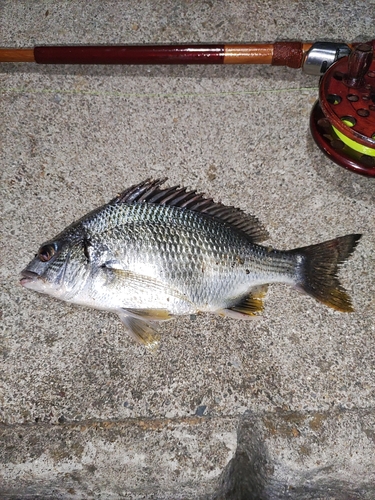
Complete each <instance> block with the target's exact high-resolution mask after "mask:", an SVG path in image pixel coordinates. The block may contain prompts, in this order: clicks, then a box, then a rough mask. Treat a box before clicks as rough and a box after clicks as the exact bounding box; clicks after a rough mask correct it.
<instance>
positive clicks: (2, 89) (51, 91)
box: [0, 87, 318, 99]
mask: <svg viewBox="0 0 375 500" xmlns="http://www.w3.org/2000/svg"><path fill="white" fill-rule="evenodd" d="M312 90H313V91H317V90H318V87H299V88H284V89H264V90H239V91H234V92H201V93H199V92H191V93H190V92H189V93H188V92H186V93H160V94H159V93H155V94H152V93H149V94H148V93H144V94H138V93H130V92H129V93H125V92H124V93H123V92H97V91H95V90H93V91H90V90H63V89H40V90H34V89H23V88H5V87H0V92H4V93H6V92H8V93H16V94H22V93H24V94H66V95H89V96H103V97H121V98H128V99H129V98H142V97H143V98H145V97H146V98H158V97H168V98H178V97H220V96H223V97H225V96H236V95H238V96H241V95H261V94H265V93H268V94H271V93H272V94H277V93H282V92H303V91H312Z"/></svg>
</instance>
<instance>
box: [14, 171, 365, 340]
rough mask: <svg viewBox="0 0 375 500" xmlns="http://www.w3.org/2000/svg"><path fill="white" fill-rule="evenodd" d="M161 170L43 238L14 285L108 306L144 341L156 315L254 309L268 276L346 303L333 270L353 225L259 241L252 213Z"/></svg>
mask: <svg viewBox="0 0 375 500" xmlns="http://www.w3.org/2000/svg"><path fill="white" fill-rule="evenodd" d="M166 180H167V179H166V178H163V179H146V180H145V181H143V182H140V183H138V184H136V185H133V186H131V187H129V188H128V189H126V190H125V191H124V192H122V193H120V194H118V195H117V196H116V197H115V198H114V199H112V200H111V201H110V202H109V203H107V204H105V205H103V206H101V207H99V208H97V209H95V210H93V211H91V212H90V213H88V214H87V215H85V216H84V217H82V218H81V219H79V220H78V221H76V222H73V223H72V224H71V225H70V226H68V227H67V228H66V229H64V230H63V231H62V232H61V233H59V234H58V235H57V236H55V237H54V238H52V239H50V240H49V241H47V242H45V243H43V244H42V245H41V247H40V248H39V250H38V253H37V254H36V255H35V257H34V258H33V259H32V260H31V262H30V263H29V264H28V265H27V266H26V267H25V269H24V270H23V271H22V272H21V278H20V283H21V285H22V286H23V287H25V288H27V289H30V290H34V291H37V292H40V293H43V294H47V295H50V296H52V297H54V298H56V299H60V300H63V301H66V302H69V303H73V304H79V305H83V306H88V307H91V308H94V309H99V310H105V311H111V312H114V313H116V314H117V315H118V316H119V318H120V320H121V321H122V323H123V324H124V325H125V327H126V329H127V330H128V331H129V333H130V334H131V335H132V337H133V338H134V339H135V340H136V341H138V342H140V343H141V344H144V345H145V346H146V347H148V348H149V349H154V348H155V347H157V345H158V343H159V341H160V334H159V332H158V328H157V325H158V323H159V322H163V321H168V320H170V319H172V318H176V317H179V316H188V315H191V316H193V315H196V314H197V313H213V314H217V315H219V316H227V317H230V318H235V319H250V318H252V317H254V316H257V315H259V314H260V313H262V311H263V309H264V298H265V294H266V292H267V287H268V285H269V284H271V283H285V284H288V285H291V286H293V287H294V288H296V289H297V290H299V291H302V292H304V293H306V294H307V295H310V296H312V297H314V298H315V299H317V300H318V301H320V302H321V303H323V304H325V305H327V306H329V307H331V308H333V309H336V310H338V311H342V312H351V311H353V306H352V302H351V299H350V297H349V295H348V294H347V292H346V291H345V289H344V288H343V287H342V285H341V284H340V282H339V279H338V271H339V267H340V265H341V264H342V263H343V262H344V261H345V260H346V259H347V258H348V257H349V256H350V255H351V254H352V253H353V251H354V249H355V247H356V245H357V244H358V242H359V240H360V238H361V236H362V235H361V234H348V235H346V236H340V237H336V238H334V239H332V240H329V241H325V242H323V243H318V244H313V245H309V246H304V247H301V248H296V249H292V250H277V249H274V248H272V247H269V246H262V245H260V243H261V242H263V241H264V240H266V239H267V238H268V233H267V231H266V230H265V228H264V226H263V225H262V224H261V223H260V221H259V220H258V219H257V217H255V216H254V215H249V214H246V213H245V212H243V211H242V210H241V209H239V208H236V207H233V206H226V205H224V204H222V203H220V202H215V201H214V200H213V198H209V197H206V196H205V195H204V194H203V193H197V191H196V190H188V189H187V188H186V187H180V186H179V185H177V186H172V187H164V186H163V184H164V183H165V182H166Z"/></svg>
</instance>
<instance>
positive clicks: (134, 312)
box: [124, 308, 173, 321]
mask: <svg viewBox="0 0 375 500" xmlns="http://www.w3.org/2000/svg"><path fill="white" fill-rule="evenodd" d="M124 311H125V312H127V313H128V314H129V315H130V316H135V317H139V318H141V319H143V318H144V319H146V320H147V319H148V320H150V321H168V320H169V319H172V318H173V316H172V314H171V313H170V312H169V311H168V310H167V309H131V308H126V309H124Z"/></svg>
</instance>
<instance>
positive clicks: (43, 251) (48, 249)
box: [38, 244, 57, 262]
mask: <svg viewBox="0 0 375 500" xmlns="http://www.w3.org/2000/svg"><path fill="white" fill-rule="evenodd" d="M56 250H57V248H56V245H55V244H48V245H43V246H42V247H41V248H40V249H39V252H38V257H39V260H41V261H42V262H48V261H49V260H51V259H52V257H53V256H54V255H55V253H56Z"/></svg>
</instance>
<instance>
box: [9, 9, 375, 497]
mask: <svg viewBox="0 0 375 500" xmlns="http://www.w3.org/2000/svg"><path fill="white" fill-rule="evenodd" d="M0 9H1V10H0V25H1V30H0V45H3V46H20V47H27V46H33V45H34V44H48V43H51V44H52V43H53V44H64V43H76V44H84V43H147V42H149V43H167V42H181V43H183V42H188V41H193V42H199V41H202V42H205V41H207V42H210V41H212V42H216V41H224V42H236V41H274V40H279V39H291V40H295V39H297V40H298V39H302V40H323V39H324V40H343V41H352V40H368V39H372V38H373V37H374V36H375V33H374V24H375V2H374V1H373V0H363V1H357V2H349V1H342V2H333V1H332V2H331V1H328V2H324V3H323V2H302V1H295V2H279V1H278V0H270V1H268V2H258V3H255V2H245V1H238V2H204V1H197V2H173V1H163V2H151V1H145V2H135V1H129V2H101V1H92V2H79V1H76V0H73V1H69V2H52V1H35V2H26V1H19V2H11V1H3V2H2V3H1V4H0ZM317 87H318V81H317V79H316V78H313V77H308V76H306V75H303V74H302V73H301V71H299V70H292V69H286V68H276V67H265V68H261V67H233V66H232V67H228V66H226V67H183V66H179V67H73V66H66V67H63V66H60V67H57V66H50V67H42V66H36V65H28V64H19V65H15V64H3V65H0V90H1V100H0V103H1V121H0V133H1V135H0V138H1V171H2V181H1V207H2V210H1V217H2V220H1V231H2V245H1V249H0V259H1V260H0V262H1V302H2V316H1V326H2V329H1V337H0V353H1V364H0V384H1V385H0V420H1V427H0V432H1V436H2V437H1V441H0V443H1V447H0V497H1V498H105V499H106V498H114V499H116V498H134V499H140V498H154V499H160V500H161V499H193V498H200V499H204V498H216V499H226V498H230V499H249V498H262V499H263V498H264V499H274V498H282V499H284V498H296V499H300V498H305V499H312V498H314V499H317V498H319V499H332V500H333V499H347V498H349V497H350V498H354V499H357V498H358V499H363V498H365V499H374V498H375V493H374V491H373V485H374V484H375V459H374V442H375V439H374V425H375V422H374V407H375V391H374V376H375V373H374V370H375V358H374V352H375V341H374V333H375V326H374V317H375V298H374V297H375V295H374V292H375V285H374V278H373V277H374V272H375V257H374V246H375V224H374V208H375V202H374V200H375V197H374V195H375V184H374V181H373V180H370V179H366V178H363V177H360V176H356V175H354V174H352V173H350V172H347V171H345V170H343V169H341V168H339V167H337V166H335V165H334V164H332V163H330V161H329V160H328V159H327V158H326V157H324V156H323V155H322V154H321V153H320V151H319V150H318V149H317V147H316V146H315V144H314V143H313V141H312V139H311V137H310V134H309V130H308V121H309V113H310V110H311V107H312V104H313V103H314V101H315V99H316V97H317V93H318V90H317ZM147 176H152V177H158V176H168V177H169V178H170V183H172V184H178V183H181V184H184V185H187V186H189V187H192V188H196V189H199V190H201V191H205V192H206V193H208V194H210V195H212V196H214V197H215V199H217V200H221V201H223V202H224V203H228V204H232V205H237V206H239V207H241V208H243V209H244V210H246V211H247V212H250V213H254V214H256V215H257V216H258V217H259V218H260V220H262V221H263V223H264V225H265V226H266V227H267V229H268V230H269V232H270V239H269V243H270V244H272V245H273V246H276V247H279V248H293V247H295V246H302V245H307V244H310V243H314V242H319V241H321V240H324V239H329V238H331V237H335V236H336V235H343V234H346V233H351V232H361V233H363V235H364V236H363V239H362V241H361V243H360V245H359V246H358V249H357V251H356V252H355V254H354V256H353V257H352V258H351V260H350V261H349V262H348V263H347V264H346V265H345V266H344V267H343V269H342V273H341V276H342V281H343V282H344V283H345V286H346V287H347V289H348V290H349V291H350V294H351V295H352V297H353V300H354V305H355V309H356V312H355V313H353V314H341V313H338V312H335V311H332V310H329V309H328V308H326V307H324V306H323V305H321V304H318V303H316V302H315V301H314V300H313V299H311V298H309V297H306V296H303V295H301V294H298V293H297V292H296V291H294V290H291V289H289V288H286V287H283V286H276V285H275V286H271V287H270V290H269V293H268V295H267V299H266V307H265V311H264V314H263V316H262V317H261V318H260V319H258V320H256V321H254V322H245V323H244V322H238V321H234V320H229V319H220V318H216V317H210V316H201V317H198V318H197V319H196V320H195V321H193V322H192V321H190V320H188V319H181V320H176V321H173V322H169V323H168V324H165V325H164V326H163V328H162V342H161V347H160V349H159V351H158V352H157V353H156V354H150V353H149V352H146V351H145V350H144V348H142V347H140V346H138V345H136V344H135V343H134V342H133V341H132V339H131V338H130V337H129V336H128V335H127V334H126V333H125V331H124V329H123V327H122V325H121V324H120V322H119V321H118V320H117V318H116V317H114V316H113V315H111V314H107V313H102V312H97V311H94V310H86V309H84V308H79V307H73V306H70V305H67V304H65V303H62V302H58V301H55V300H53V299H51V298H48V297H43V296H41V295H38V294H36V293H33V292H30V291H27V290H25V289H22V288H21V287H20V286H19V284H18V273H19V271H20V270H21V269H22V268H23V266H24V265H25V264H26V263H27V262H28V261H29V260H30V258H31V257H32V255H33V254H34V253H35V251H36V250H37V248H38V246H39V244H40V243H41V242H43V241H44V240H46V239H48V238H49V237H51V236H53V235H55V234H56V233H58V232H59V231H60V230H61V229H63V228H64V227H65V226H66V225H67V224H69V223H70V222H72V221H73V220H75V219H76V218H78V217H79V216H81V215H83V214H85V213H86V212H88V211H89V210H90V209H92V208H93V207H95V206H98V205H100V204H102V203H104V202H105V201H107V200H109V199H110V198H111V197H113V196H114V195H115V194H116V193H117V192H119V191H120V190H121V189H123V188H124V187H127V186H128V185H130V184H132V183H135V182H138V181H140V180H142V179H144V178H145V177H147Z"/></svg>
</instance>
